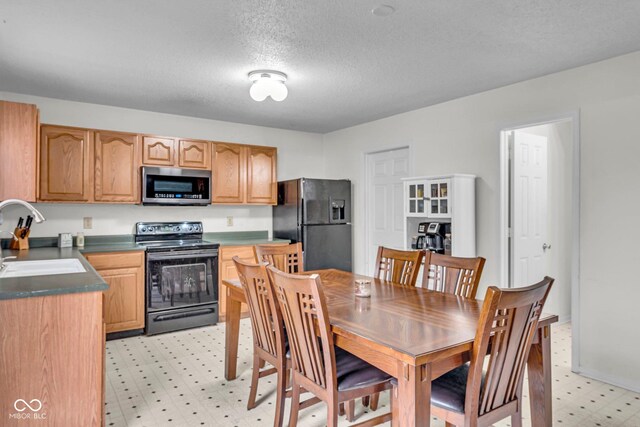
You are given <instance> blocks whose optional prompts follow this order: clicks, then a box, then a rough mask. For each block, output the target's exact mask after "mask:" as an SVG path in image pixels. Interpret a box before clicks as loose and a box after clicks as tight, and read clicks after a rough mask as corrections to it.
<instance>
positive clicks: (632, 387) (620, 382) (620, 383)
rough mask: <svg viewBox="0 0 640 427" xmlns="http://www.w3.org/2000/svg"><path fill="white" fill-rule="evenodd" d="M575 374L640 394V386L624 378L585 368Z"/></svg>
mask: <svg viewBox="0 0 640 427" xmlns="http://www.w3.org/2000/svg"><path fill="white" fill-rule="evenodd" d="M574 373H576V374H578V375H582V376H583V377H589V378H593V379H594V380H597V381H602V382H605V383H607V384H611V385H614V386H616V387H621V388H624V389H626V390H629V391H633V392H635V393H640V384H638V383H634V382H630V381H628V380H625V379H622V378H617V377H614V376H611V375H609V374H605V373H603V372H599V371H597V370H594V369H588V368H587V369H585V368H583V367H581V368H580V370H579V371H578V372H576V371H574Z"/></svg>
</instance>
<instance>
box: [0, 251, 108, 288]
mask: <svg viewBox="0 0 640 427" xmlns="http://www.w3.org/2000/svg"><path fill="white" fill-rule="evenodd" d="M4 256H17V257H18V259H17V261H34V260H46V259H65V258H74V259H78V260H79V261H80V263H81V264H82V266H83V267H84V269H85V270H86V271H85V272H84V273H73V274H55V275H50V276H25V277H11V278H0V300H10V299H18V298H33V297H43V296H49V295H65V294H75V293H82V292H102V291H105V290H107V289H109V285H107V283H105V281H104V280H103V279H102V277H100V275H99V274H98V273H97V272H96V270H95V269H94V268H93V267H92V266H91V264H89V262H88V261H87V260H86V259H85V258H84V257H83V256H82V254H81V252H80V251H78V250H77V249H72V248H63V249H59V248H51V247H49V248H32V249H30V250H28V251H10V250H7V251H5V252H4Z"/></svg>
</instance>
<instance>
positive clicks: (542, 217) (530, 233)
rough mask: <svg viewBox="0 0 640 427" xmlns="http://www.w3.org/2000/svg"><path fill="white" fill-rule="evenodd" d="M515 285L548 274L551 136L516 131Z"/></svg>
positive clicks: (513, 183) (513, 158)
mask: <svg viewBox="0 0 640 427" xmlns="http://www.w3.org/2000/svg"><path fill="white" fill-rule="evenodd" d="M511 140H512V141H511V142H512V146H511V149H512V151H511V203H512V205H511V286H512V287H518V286H526V285H531V284H534V283H536V282H538V281H540V280H542V279H543V278H544V276H546V275H547V274H548V271H547V256H546V253H547V252H548V251H549V248H548V247H547V241H546V238H547V138H546V137H544V136H539V135H532V134H528V133H525V132H522V131H514V132H513V133H512V138H511Z"/></svg>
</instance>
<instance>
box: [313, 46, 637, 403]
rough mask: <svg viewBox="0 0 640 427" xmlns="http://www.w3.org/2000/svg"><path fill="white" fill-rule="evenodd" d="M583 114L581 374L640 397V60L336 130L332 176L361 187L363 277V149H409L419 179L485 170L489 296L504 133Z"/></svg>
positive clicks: (483, 220)
mask: <svg viewBox="0 0 640 427" xmlns="http://www.w3.org/2000/svg"><path fill="white" fill-rule="evenodd" d="M496 66H499V65H498V64H496ZM576 110H579V111H580V125H581V126H580V136H581V150H582V151H581V177H582V180H581V215H582V217H581V231H580V238H581V267H580V276H581V288H580V311H581V313H582V316H581V317H580V319H579V321H578V322H579V323H578V324H577V325H576V326H577V328H576V329H578V330H579V331H580V336H579V339H580V355H581V359H580V361H579V366H576V367H575V368H577V369H578V370H581V371H582V372H585V373H589V374H590V375H593V376H597V377H599V378H601V379H606V380H608V381H609V382H613V383H617V384H620V385H623V386H626V387H628V388H633V389H636V390H640V369H639V368H640V364H639V363H638V361H637V360H638V359H637V354H638V353H640V340H639V339H638V338H639V335H638V332H637V326H636V325H638V324H640V310H638V309H637V307H636V305H637V301H638V300H639V299H640V286H638V279H637V275H636V274H635V272H634V267H635V266H636V265H639V263H640V251H639V250H638V242H640V224H639V222H638V218H640V217H639V215H638V212H640V197H639V196H638V189H637V186H638V182H640V143H638V134H639V131H640V126H639V124H640V120H638V118H639V117H640V53H633V54H630V55H625V56H621V57H617V58H614V59H610V60H607V61H603V62H600V63H596V64H591V65H588V66H584V67H580V68H576V69H572V70H568V71H564V72H560V73H556V74H552V75H549V76H545V77H542V78H538V79H534V80H528V81H526V82H522V83H518V84H514V85H511V86H506V87H503V88H499V89H495V90H492V91H488V92H484V93H480V94H477V95H472V96H468V97H465V98H460V99H457V100H454V101H450V102H446V103H442V104H439V105H435V106H431V107H427V108H423V109H419V110H415V111H411V112H408V113H404V114H399V115H396V116H392V117H388V118H385V119H382V120H377V121H374V122H370V123H366V124H363V125H359V126H354V127H351V128H348V129H343V130H340V131H336V132H332V133H330V134H327V135H325V136H324V145H325V147H324V149H325V159H326V161H325V165H326V166H325V168H326V175H327V176H345V175H346V177H347V178H350V179H352V180H353V182H354V189H355V194H354V214H353V222H354V251H355V252H354V260H355V269H356V270H357V271H362V269H363V266H364V259H363V257H364V214H363V206H365V203H364V201H365V197H366V195H365V194H364V192H363V185H364V153H365V152H371V151H376V150H383V149H388V148H391V147H398V146H403V145H407V144H408V145H410V146H411V149H412V150H413V156H412V161H413V163H414V169H413V170H414V172H415V174H416V175H434V174H446V173H454V172H456V173H472V174H475V175H477V176H478V180H477V187H476V188H477V194H476V200H477V207H476V212H477V230H478V236H477V242H478V254H479V255H481V256H484V257H485V258H487V264H486V266H485V272H484V274H483V281H482V284H481V288H480V290H479V293H478V294H479V295H480V296H482V295H483V294H484V292H485V289H486V286H487V285H488V284H489V283H492V284H498V277H499V274H498V270H499V266H498V259H499V240H498V236H499V234H498V233H499V206H500V193H499V183H500V168H499V132H500V129H502V128H505V127H508V126H511V125H515V124H520V123H526V122H530V123H532V122H535V121H536V120H539V119H544V118H547V117H549V116H550V115H554V114H559V113H566V112H570V111H576ZM603 232H605V233H607V234H606V235H605V236H606V237H605V238H604V243H605V245H607V246H606V247H603ZM566 262H567V263H569V262H570V260H569V259H567V260H566ZM574 316H575V313H574Z"/></svg>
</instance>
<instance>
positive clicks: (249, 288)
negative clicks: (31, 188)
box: [233, 256, 290, 427]
mask: <svg viewBox="0 0 640 427" xmlns="http://www.w3.org/2000/svg"><path fill="white" fill-rule="evenodd" d="M233 262H234V264H235V266H236V269H237V270H238V277H239V279H240V283H241V284H242V288H243V289H244V293H245V295H246V298H247V305H248V306H249V317H250V318H251V326H252V329H253V373H252V375H251V391H250V392H249V401H248V402H247V409H249V410H250V409H253V408H254V407H255V406H256V393H257V391H258V380H259V379H260V378H263V377H265V376H267V375H272V374H277V376H278V379H277V385H276V415H275V421H274V426H276V427H280V426H282V422H283V417H284V401H285V397H286V387H287V382H288V381H287V379H288V372H289V367H290V366H287V365H288V364H289V365H290V363H287V358H286V356H285V354H286V348H285V347H286V344H285V331H284V323H283V320H282V313H281V312H280V307H279V306H278V304H277V302H276V300H275V298H274V295H273V289H272V287H271V284H270V283H269V280H270V279H269V275H268V274H267V270H266V268H265V265H266V264H264V263H260V264H257V265H253V264H247V263H245V262H243V261H241V260H240V258H238V257H237V256H234V257H233ZM263 361H264V362H267V363H269V364H270V365H271V366H272V368H267V369H263V370H260V368H261V366H262V365H263Z"/></svg>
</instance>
